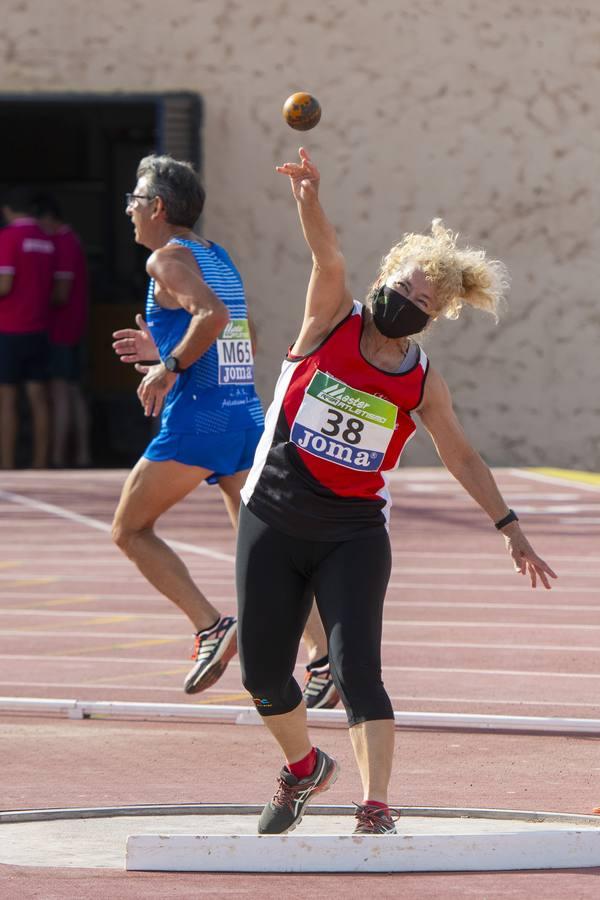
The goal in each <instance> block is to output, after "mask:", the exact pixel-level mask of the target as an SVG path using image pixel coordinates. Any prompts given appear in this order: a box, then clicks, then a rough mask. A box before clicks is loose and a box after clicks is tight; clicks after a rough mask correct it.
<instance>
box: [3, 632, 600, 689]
mask: <svg viewBox="0 0 600 900" xmlns="http://www.w3.org/2000/svg"><path fill="white" fill-rule="evenodd" d="M0 634H2V632H0ZM56 634H60V632H56ZM155 637H156V635H155ZM383 646H387V647H435V648H436V649H438V650H454V649H457V650H458V649H460V650H527V651H534V650H540V651H543V652H544V653H548V652H554V653H600V646H598V647H588V646H578V645H577V644H493V643H489V644H471V643H469V642H468V641H461V642H458V641H457V642H454V641H383ZM598 705H599V706H600V703H599V704H598Z"/></svg>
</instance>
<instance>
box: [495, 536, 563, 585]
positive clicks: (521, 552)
mask: <svg viewBox="0 0 600 900" xmlns="http://www.w3.org/2000/svg"><path fill="white" fill-rule="evenodd" d="M509 527H510V531H509V529H508V528H507V529H506V531H504V530H503V534H504V540H505V541H506V549H507V550H508V552H509V553H510V555H511V557H512V561H513V563H514V566H515V571H516V572H520V573H521V575H527V574H529V579H530V581H531V587H532V588H535V587H537V583H538V578H539V580H540V581H541V582H542V584H543V585H544V587H545V588H546V589H547V590H551V589H552V585H551V584H550V581H549V579H550V578H558V575H557V574H556V572H553V571H552V569H551V568H550V566H549V565H548V563H546V562H544V560H543V559H541V558H540V557H539V556H538V555H537V553H536V552H535V551H534V549H533V547H532V546H531V544H530V543H529V541H528V540H527V538H526V537H525V535H524V534H523V532H522V531H521V529H520V528H519V526H518V525H517V523H516V522H515V523H514V524H512V525H511V526H509Z"/></svg>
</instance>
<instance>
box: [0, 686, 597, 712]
mask: <svg viewBox="0 0 600 900" xmlns="http://www.w3.org/2000/svg"><path fill="white" fill-rule="evenodd" d="M27 684H28V685H30V686H31V687H36V688H37V687H41V688H61V689H62V688H77V689H78V690H86V691H93V692H94V693H95V694H98V693H99V692H106V691H127V692H129V693H140V694H142V693H144V692H148V694H150V696H151V695H152V694H154V693H162V694H174V695H177V696H178V697H181V696H182V690H181V688H178V687H165V686H164V685H161V686H159V685H155V684H137V685H131V684H111V685H110V686H106V685H94V684H90V683H89V682H86V681H83V682H77V681H29V680H28V682H27ZM0 687H17V688H22V687H23V682H22V681H0ZM234 687H236V686H234ZM223 692H224V691H223V688H222V687H219V688H208V689H207V690H206V691H203V695H205V694H206V695H211V694H212V695H219V694H222V693H223ZM228 692H229V691H228ZM50 699H52V698H50ZM390 700H392V702H395V701H402V702H405V703H406V702H407V703H417V704H418V703H461V704H462V703H467V704H472V705H474V706H484V705H489V706H492V707H498V706H520V707H521V708H522V709H523V710H526V709H527V708H529V707H535V706H540V707H555V708H556V709H571V708H572V709H598V708H600V704H599V703H585V702H580V701H568V702H566V701H561V700H559V701H556V700H529V699H528V700H522V699H518V700H507V699H499V698H498V697H497V696H496V697H483V698H481V699H480V700H476V699H475V700H474V699H473V698H472V697H429V696H421V695H420V694H416V695H405V694H392V693H390ZM236 702H237V703H240V704H241V703H243V701H242V700H239V701H236ZM248 706H249V707H250V706H252V704H250V703H248Z"/></svg>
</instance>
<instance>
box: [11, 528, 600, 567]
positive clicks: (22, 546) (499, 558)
mask: <svg viewBox="0 0 600 900" xmlns="http://www.w3.org/2000/svg"><path fill="white" fill-rule="evenodd" d="M27 529H28V530H30V529H31V525H30V524H28V525H27ZM390 536H391V539H392V549H393V556H394V559H395V560H398V559H400V560H402V559H409V560H411V559H424V560H434V561H437V560H438V559H451V560H454V559H464V560H474V561H479V560H484V559H490V560H494V561H495V562H497V563H499V564H502V563H504V571H505V572H506V571H507V567H508V573H509V574H512V573H511V569H510V560H509V558H508V556H507V554H506V552H504V551H501V552H499V553H459V552H455V551H453V550H447V551H444V550H441V549H440V550H436V551H423V550H405V549H400V544H399V543H397V544H395V543H394V533H393V530H392V533H391V535H390ZM52 537H55V533H54V534H53V535H52ZM49 540H50V537H49V538H48V540H44V546H43V547H40V546H39V544H36V543H35V541H33V540H32V539H31V536H30V535H28V540H27V543H25V542H23V541H18V542H14V543H13V544H9V543H8V542H6V541H2V545H1V546H2V549H3V550H6V549H7V548H9V547H15V548H16V549H17V550H21V552H24V551H25V552H26V553H27V554H28V555H35V556H36V558H37V557H38V554H39V553H45V552H48V553H53V554H57V553H58V554H64V552H65V546H64V542H63V541H62V540H57V541H56V543H55V544H51V543H49ZM69 541H71V539H70V538H69ZM72 543H73V544H74V545H75V549H76V550H79V549H80V546H81V545H79V544H77V541H76V540H75V541H73V542H72ZM84 546H85V547H86V548H87V547H90V548H91V549H92V550H94V549H96V550H97V549H98V546H99V545H98V544H89V545H84ZM191 546H193V545H191ZM401 546H402V547H405V546H406V544H402V545H401ZM184 552H185V551H184ZM190 552H195V551H190ZM95 559H96V558H95V557H92V559H91V561H93V562H95ZM232 560H233V556H226V555H225V559H224V560H221V561H222V562H231V561H232ZM196 562H197V563H198V565H201V562H200V560H196ZM552 562H553V563H554V564H555V565H556V564H557V563H558V562H575V563H579V564H582V565H586V566H587V565H589V564H590V563H600V556H593V555H587V554H583V553H582V554H580V555H579V556H573V555H564V554H554V553H553V554H552ZM417 571H422V567H421V569H417ZM499 571H500V570H499ZM403 572H406V569H405V568H404V566H402V564H400V565H394V566H393V568H392V575H402V573H403ZM559 574H562V572H560V573H559ZM565 574H574V573H565Z"/></svg>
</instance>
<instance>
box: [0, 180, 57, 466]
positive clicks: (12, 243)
mask: <svg viewBox="0 0 600 900" xmlns="http://www.w3.org/2000/svg"><path fill="white" fill-rule="evenodd" d="M31 212H32V211H31V207H30V204H29V199H28V196H27V193H26V192H25V191H24V190H23V189H22V188H13V189H12V190H10V191H8V192H7V193H6V194H5V196H4V203H3V206H2V214H3V216H4V219H5V221H6V222H7V225H6V227H5V228H2V229H0V467H1V468H3V469H13V468H14V466H15V448H16V441H17V427H18V421H17V401H18V391H19V387H20V386H21V385H23V386H24V387H25V392H26V395H27V399H28V401H29V406H30V409H31V416H32V432H33V456H32V465H33V467H34V468H36V469H41V468H44V467H45V466H46V461H47V455H48V402H47V396H46V381H47V378H48V333H47V332H48V324H49V317H50V296H51V293H52V286H53V282H54V271H55V256H56V251H55V249H54V244H53V242H52V241H51V240H50V239H49V238H48V235H47V234H45V233H44V232H43V231H42V229H41V228H40V226H39V225H38V224H37V222H36V221H35V219H34V218H33V216H32V214H31Z"/></svg>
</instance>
